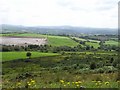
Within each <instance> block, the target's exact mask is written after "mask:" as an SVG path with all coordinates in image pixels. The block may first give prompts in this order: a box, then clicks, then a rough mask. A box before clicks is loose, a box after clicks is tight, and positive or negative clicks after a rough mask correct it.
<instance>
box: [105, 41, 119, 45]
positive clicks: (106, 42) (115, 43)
mask: <svg viewBox="0 0 120 90" xmlns="http://www.w3.org/2000/svg"><path fill="white" fill-rule="evenodd" d="M105 44H106V45H116V46H118V42H117V41H113V40H109V41H105Z"/></svg>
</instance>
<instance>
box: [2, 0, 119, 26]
mask: <svg viewBox="0 0 120 90" xmlns="http://www.w3.org/2000/svg"><path fill="white" fill-rule="evenodd" d="M118 1H119V0H0V18H1V20H0V23H1V24H13V25H26V26H61V25H70V26H80V27H81V26H82V27H97V28H117V27H118Z"/></svg>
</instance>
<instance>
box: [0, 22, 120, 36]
mask: <svg viewBox="0 0 120 90" xmlns="http://www.w3.org/2000/svg"><path fill="white" fill-rule="evenodd" d="M0 27H2V33H6V32H34V33H42V34H46V33H48V34H56V35H57V34H59V35H62V34H66V35H69V34H72V35H73V34H74V35H78V34H117V33H118V30H117V29H110V28H89V27H73V26H35V27H30V26H21V25H8V24H2V25H0Z"/></svg>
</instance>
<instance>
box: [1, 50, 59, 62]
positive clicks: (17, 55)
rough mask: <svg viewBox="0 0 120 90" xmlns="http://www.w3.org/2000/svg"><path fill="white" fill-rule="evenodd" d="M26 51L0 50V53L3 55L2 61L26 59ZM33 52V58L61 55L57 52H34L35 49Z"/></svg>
mask: <svg viewBox="0 0 120 90" xmlns="http://www.w3.org/2000/svg"><path fill="white" fill-rule="evenodd" d="M26 53H27V52H0V54H1V55H2V61H10V60H16V59H26V58H27V57H26ZM31 53H32V55H31V58H35V57H44V56H56V55H59V54H56V53H41V52H33V51H32V52H31Z"/></svg>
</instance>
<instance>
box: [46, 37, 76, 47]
mask: <svg viewBox="0 0 120 90" xmlns="http://www.w3.org/2000/svg"><path fill="white" fill-rule="evenodd" d="M48 44H49V45H52V46H70V47H73V46H77V45H78V43H77V42H75V41H73V40H72V39H70V38H68V37H60V36H49V37H48Z"/></svg>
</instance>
